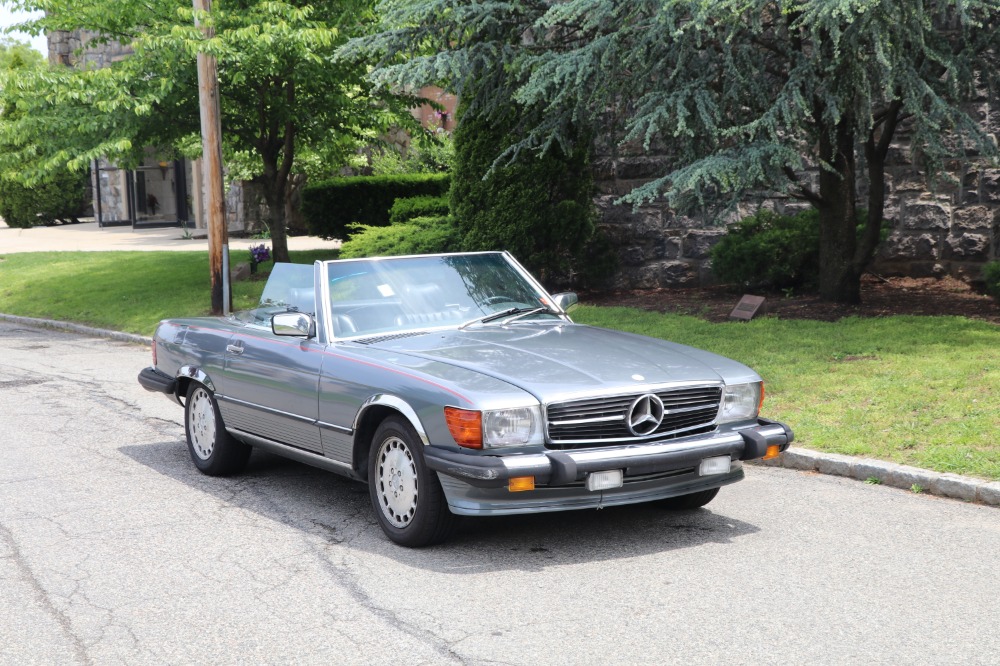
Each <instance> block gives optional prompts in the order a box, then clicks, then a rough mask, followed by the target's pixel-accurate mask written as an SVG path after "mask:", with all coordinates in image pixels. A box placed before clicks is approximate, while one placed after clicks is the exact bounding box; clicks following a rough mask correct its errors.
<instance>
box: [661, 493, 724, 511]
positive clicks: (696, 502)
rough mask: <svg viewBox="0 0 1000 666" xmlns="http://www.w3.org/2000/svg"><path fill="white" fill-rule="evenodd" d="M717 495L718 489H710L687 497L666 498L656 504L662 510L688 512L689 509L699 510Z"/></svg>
mask: <svg viewBox="0 0 1000 666" xmlns="http://www.w3.org/2000/svg"><path fill="white" fill-rule="evenodd" d="M718 494H719V489H718V488H710V489H709V490H702V491H701V492H697V493H691V494H689V495H678V496H677V497H668V498H666V499H662V500H659V501H657V504H658V505H660V507H662V508H664V509H671V510H690V509H700V508H701V507H703V506H705V505H706V504H708V503H709V502H711V501H712V500H714V499H715V496H716V495H718Z"/></svg>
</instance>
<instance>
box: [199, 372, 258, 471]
mask: <svg viewBox="0 0 1000 666" xmlns="http://www.w3.org/2000/svg"><path fill="white" fill-rule="evenodd" d="M184 430H185V433H186V434H187V443H188V452H189V453H190V454H191V460H192V461H193V462H194V466H195V467H197V468H198V470H199V471H201V472H202V473H204V474H208V475H209V476H229V475H230V474H236V473H237V472H240V471H241V470H242V469H243V468H244V467H245V466H246V464H247V459H248V458H249V457H250V447H249V446H247V445H246V444H244V443H243V442H240V441H237V440H236V439H234V438H233V437H232V436H231V435H230V434H229V433H228V432H226V429H225V427H224V426H223V424H222V416H221V415H220V414H219V405H218V404H217V403H216V402H215V398H214V397H213V396H212V394H211V393H210V392H209V390H208V389H207V388H205V387H204V386H202V385H201V384H197V383H192V384H191V388H189V389H188V393H187V400H186V401H185V403H184Z"/></svg>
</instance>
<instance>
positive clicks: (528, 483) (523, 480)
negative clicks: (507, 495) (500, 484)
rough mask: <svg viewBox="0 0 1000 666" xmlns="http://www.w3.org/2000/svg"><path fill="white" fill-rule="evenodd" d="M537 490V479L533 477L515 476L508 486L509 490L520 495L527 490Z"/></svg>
mask: <svg viewBox="0 0 1000 666" xmlns="http://www.w3.org/2000/svg"><path fill="white" fill-rule="evenodd" d="M534 489H535V477H533V476H515V477H514V478H512V479H511V480H510V482H509V483H508V484H507V490H509V491H510V492H512V493H520V492H524V491H525V490H534Z"/></svg>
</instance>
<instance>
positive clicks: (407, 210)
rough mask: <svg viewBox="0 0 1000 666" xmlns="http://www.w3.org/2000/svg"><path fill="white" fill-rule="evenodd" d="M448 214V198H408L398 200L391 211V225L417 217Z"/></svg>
mask: <svg viewBox="0 0 1000 666" xmlns="http://www.w3.org/2000/svg"><path fill="white" fill-rule="evenodd" d="M447 214H448V197H444V196H442V197H430V196H423V197H407V198H406V199H396V202H395V203H394V204H392V208H390V209H389V223H390V224H399V223H400V222H405V221H407V220H412V219H413V218H415V217H443V216H446V215H447Z"/></svg>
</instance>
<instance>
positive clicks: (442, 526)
mask: <svg viewBox="0 0 1000 666" xmlns="http://www.w3.org/2000/svg"><path fill="white" fill-rule="evenodd" d="M421 447H423V444H422V443H421V442H420V438H419V437H417V435H416V433H415V432H414V431H413V428H412V427H411V426H410V424H409V423H408V422H406V421H405V420H404V419H403V418H402V417H398V416H390V417H389V418H387V419H385V420H384V421H382V423H381V424H380V425H379V427H378V428H377V429H376V430H375V437H374V438H373V441H372V451H371V455H369V457H368V490H369V494H370V496H371V501H372V506H373V507H374V508H375V517H376V518H377V519H378V522H379V526H380V527H381V528H382V531H383V532H385V535H386V536H387V537H389V538H390V539H391V540H393V541H395V542H396V543H398V544H399V545H401V546H408V547H410V548H419V547H421V546H430V545H433V544H436V543H441V542H442V541H444V540H445V539H447V538H448V536H449V535H450V534H451V532H452V530H453V529H454V527H455V523H456V520H457V519H456V516H455V515H454V514H453V513H451V511H449V510H448V502H447V501H446V500H445V497H444V491H442V490H441V483H440V481H438V478H437V475H436V474H435V473H434V472H433V471H431V470H429V469H427V466H426V465H425V464H424V456H423V451H422V448H421Z"/></svg>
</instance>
